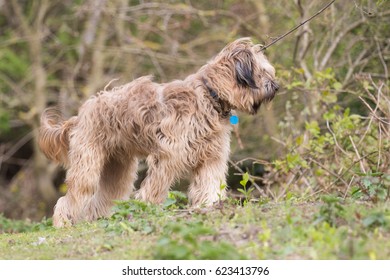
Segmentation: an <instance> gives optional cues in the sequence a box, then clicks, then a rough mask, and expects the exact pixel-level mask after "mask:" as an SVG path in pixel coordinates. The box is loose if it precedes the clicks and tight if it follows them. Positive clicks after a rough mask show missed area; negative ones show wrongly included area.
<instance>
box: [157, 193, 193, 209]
mask: <svg viewBox="0 0 390 280" xmlns="http://www.w3.org/2000/svg"><path fill="white" fill-rule="evenodd" d="M187 205H188V198H187V196H186V195H185V194H184V193H182V192H179V191H170V192H169V194H168V198H167V199H166V200H165V202H164V203H163V208H164V209H183V208H186V207H187Z"/></svg>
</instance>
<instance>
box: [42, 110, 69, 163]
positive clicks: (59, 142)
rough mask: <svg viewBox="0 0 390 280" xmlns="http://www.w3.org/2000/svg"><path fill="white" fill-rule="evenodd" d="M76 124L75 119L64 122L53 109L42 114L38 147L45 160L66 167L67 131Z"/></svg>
mask: <svg viewBox="0 0 390 280" xmlns="http://www.w3.org/2000/svg"><path fill="white" fill-rule="evenodd" d="M76 122H77V117H72V118H70V119H69V120H64V119H63V118H62V117H61V115H60V113H59V112H58V111H57V110H56V109H54V108H48V109H46V110H45V111H44V112H43V113H42V116H41V127H40V129H39V137H38V145H39V148H40V149H41V151H42V152H43V153H44V154H45V155H46V157H47V158H49V159H51V160H53V161H55V162H58V163H60V164H63V165H64V166H66V165H67V163H68V151H69V131H70V130H71V129H72V128H73V127H74V126H75V124H76Z"/></svg>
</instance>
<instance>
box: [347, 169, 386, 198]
mask: <svg viewBox="0 0 390 280" xmlns="http://www.w3.org/2000/svg"><path fill="white" fill-rule="evenodd" d="M365 175H366V176H364V177H362V178H359V180H357V186H355V187H353V188H352V193H351V196H352V198H355V199H362V200H369V201H372V202H374V203H375V202H379V201H386V200H388V199H389V197H390V175H388V174H383V173H371V174H365Z"/></svg>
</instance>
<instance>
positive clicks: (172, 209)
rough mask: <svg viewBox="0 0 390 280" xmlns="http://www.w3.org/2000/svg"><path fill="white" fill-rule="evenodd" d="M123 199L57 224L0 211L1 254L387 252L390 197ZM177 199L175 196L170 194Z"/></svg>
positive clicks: (312, 255) (366, 255)
mask: <svg viewBox="0 0 390 280" xmlns="http://www.w3.org/2000/svg"><path fill="white" fill-rule="evenodd" d="M170 199H171V200H170V201H169V202H167V203H166V204H164V205H163V206H155V205H148V204H144V203H142V202H139V201H134V200H131V201H126V202H120V203H118V204H117V206H116V207H115V209H114V211H115V212H114V214H113V215H112V217H111V218H109V219H101V220H99V221H96V222H93V223H81V224H78V225H76V226H74V227H71V228H64V229H55V228H53V227H52V226H51V220H50V219H48V220H46V219H45V220H43V221H42V222H40V223H31V222H26V221H13V220H9V219H6V218H5V217H3V216H0V231H1V232H2V233H1V234H0V259H389V258H390V205H389V203H388V202H384V203H376V204H372V203H366V202H358V201H355V200H346V201H345V200H341V199H338V198H335V197H330V196H326V197H323V198H322V199H321V200H318V201H315V202H310V203H307V202H305V203H298V202H296V201H295V202H294V201H293V200H289V201H284V202H280V203H276V202H266V203H264V202H262V203H257V202H247V203H245V204H244V205H239V204H238V203H236V202H235V201H228V202H223V203H220V204H219V205H217V206H215V207H213V208H208V209H206V208H205V209H203V208H198V209H191V208H187V207H186V206H185V205H184V204H183V199H184V197H183V196H182V195H181V194H173V195H171V196H170ZM173 201H174V202H173Z"/></svg>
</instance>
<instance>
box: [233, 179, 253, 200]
mask: <svg viewBox="0 0 390 280" xmlns="http://www.w3.org/2000/svg"><path fill="white" fill-rule="evenodd" d="M248 182H249V174H248V172H245V173H244V174H243V175H242V180H241V181H240V185H241V186H242V188H238V189H237V190H238V191H239V192H240V193H242V194H243V195H244V197H245V201H244V204H247V203H248V202H249V201H250V198H251V194H252V192H253V190H254V189H255V188H254V187H250V188H247V184H248Z"/></svg>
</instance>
